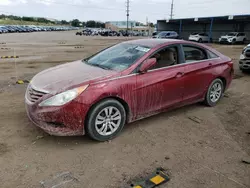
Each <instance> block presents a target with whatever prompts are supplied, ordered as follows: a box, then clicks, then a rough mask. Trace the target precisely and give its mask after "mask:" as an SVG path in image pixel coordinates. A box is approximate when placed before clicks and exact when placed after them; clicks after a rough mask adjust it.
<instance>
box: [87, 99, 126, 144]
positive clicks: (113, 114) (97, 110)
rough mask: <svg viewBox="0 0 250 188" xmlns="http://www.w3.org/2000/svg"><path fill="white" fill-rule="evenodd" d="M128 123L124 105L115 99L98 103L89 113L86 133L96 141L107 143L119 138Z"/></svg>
mask: <svg viewBox="0 0 250 188" xmlns="http://www.w3.org/2000/svg"><path fill="white" fill-rule="evenodd" d="M125 121H126V111H125V109H124V107H123V105H122V104H121V103H120V102H119V101H117V100H114V99H106V100H103V101H101V102H99V103H97V104H96V105H95V106H94V107H93V108H92V109H91V110H90V112H89V115H88V120H87V123H86V132H87V134H88V135H89V136H90V137H91V138H92V139H94V140H97V141H101V142H103V141H107V140H110V139H112V138H114V137H115V136H117V135H118V134H119V133H120V132H121V130H122V128H123V126H124V124H125Z"/></svg>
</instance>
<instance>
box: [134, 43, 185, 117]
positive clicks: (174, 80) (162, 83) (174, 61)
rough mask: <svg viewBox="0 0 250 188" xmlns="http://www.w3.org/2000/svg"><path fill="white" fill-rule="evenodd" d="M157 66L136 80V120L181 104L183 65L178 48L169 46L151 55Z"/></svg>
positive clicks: (139, 75)
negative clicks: (154, 58) (155, 59)
mask: <svg viewBox="0 0 250 188" xmlns="http://www.w3.org/2000/svg"><path fill="white" fill-rule="evenodd" d="M151 57H156V58H157V59H158V60H157V64H156V66H155V67H152V68H151V70H149V71H148V72H146V73H144V74H138V75H137V78H136V95H137V113H136V114H137V118H140V117H141V116H142V117H143V116H147V115H150V114H154V113H157V112H158V111H159V110H162V109H165V108H169V107H171V106H173V105H175V104H178V103H180V102H182V94H183V79H182V75H183V65H181V64H179V47H178V46H171V47H166V48H163V49H161V50H159V51H158V52H157V53H155V54H152V56H151Z"/></svg>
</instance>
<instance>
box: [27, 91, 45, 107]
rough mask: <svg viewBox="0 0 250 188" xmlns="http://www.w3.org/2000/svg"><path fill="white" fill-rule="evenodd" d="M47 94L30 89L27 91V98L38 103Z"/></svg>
mask: <svg viewBox="0 0 250 188" xmlns="http://www.w3.org/2000/svg"><path fill="white" fill-rule="evenodd" d="M45 94H46V93H44V92H42V91H38V90H35V89H33V88H32V87H29V88H28V91H27V97H28V99H29V101H30V102H32V103H35V102H36V101H38V100H39V99H40V98H42V97H43V95H45Z"/></svg>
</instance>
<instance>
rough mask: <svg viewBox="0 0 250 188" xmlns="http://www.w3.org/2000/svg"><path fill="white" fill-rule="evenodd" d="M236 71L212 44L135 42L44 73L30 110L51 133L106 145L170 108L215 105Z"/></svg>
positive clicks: (31, 88)
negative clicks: (129, 126) (135, 123)
mask: <svg viewBox="0 0 250 188" xmlns="http://www.w3.org/2000/svg"><path fill="white" fill-rule="evenodd" d="M233 72H234V69H233V63H232V61H231V59H230V58H228V57H226V56H224V55H223V54H221V53H219V52H218V51H216V50H214V49H212V48H211V47H209V46H205V45H202V44H198V43H197V44H194V43H192V42H189V41H184V40H174V39H169V40H165V39H157V40H156V39H140V40H132V41H131V40H130V41H126V42H122V43H119V44H116V45H114V46H112V47H109V48H107V49H105V50H102V51H101V52H99V53H97V54H96V55H93V56H91V57H88V58H86V59H83V60H79V61H75V62H72V63H67V64H62V65H59V66H56V67H52V68H50V69H48V70H45V71H43V72H41V73H39V74H37V75H36V76H35V77H34V78H33V79H32V80H31V82H30V84H29V85H28V88H27V91H26V95H25V101H26V110H27V114H28V116H29V118H30V119H31V121H33V122H34V123H35V124H36V125H37V126H38V127H40V128H42V129H43V130H44V131H46V132H48V133H49V134H52V135H58V136H71V135H83V134H88V135H89V136H90V137H91V138H92V139H95V140H98V141H106V140H110V139H112V138H114V137H115V136H116V135H118V134H119V133H120V132H121V130H122V129H123V127H124V125H125V124H126V123H130V122H133V121H136V120H139V119H141V118H145V117H148V116H150V115H153V114H157V113H160V112H163V111H166V110H168V109H172V108H176V107H178V106H183V105H187V104H191V103H196V102H200V101H204V102H205V104H207V105H208V106H215V105H216V104H217V103H218V102H219V101H220V99H221V97H222V96H223V92H224V91H225V90H226V89H227V88H228V87H229V85H230V83H231V81H232V78H233Z"/></svg>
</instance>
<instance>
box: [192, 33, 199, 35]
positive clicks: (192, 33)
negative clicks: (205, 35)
mask: <svg viewBox="0 0 250 188" xmlns="http://www.w3.org/2000/svg"><path fill="white" fill-rule="evenodd" d="M198 34H199V33H192V34H191V35H198Z"/></svg>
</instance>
